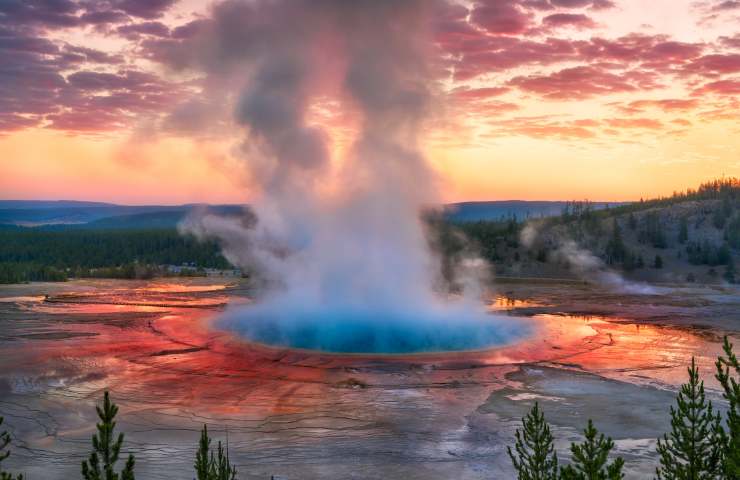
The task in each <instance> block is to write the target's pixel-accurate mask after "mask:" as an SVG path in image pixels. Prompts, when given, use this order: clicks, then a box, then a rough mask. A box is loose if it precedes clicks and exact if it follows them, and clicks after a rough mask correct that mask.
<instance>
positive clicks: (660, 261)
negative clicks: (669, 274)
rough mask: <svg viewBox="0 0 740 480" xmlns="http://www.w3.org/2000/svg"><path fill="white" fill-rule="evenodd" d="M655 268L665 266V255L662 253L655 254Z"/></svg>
mask: <svg viewBox="0 0 740 480" xmlns="http://www.w3.org/2000/svg"><path fill="white" fill-rule="evenodd" d="M653 268H663V257H661V256H660V255H656V256H655V261H654V262H653Z"/></svg>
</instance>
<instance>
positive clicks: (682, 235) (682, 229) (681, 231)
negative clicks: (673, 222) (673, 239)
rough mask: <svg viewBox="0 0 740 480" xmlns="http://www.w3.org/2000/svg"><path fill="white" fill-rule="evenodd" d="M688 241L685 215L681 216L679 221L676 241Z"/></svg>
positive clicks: (687, 224)
mask: <svg viewBox="0 0 740 480" xmlns="http://www.w3.org/2000/svg"><path fill="white" fill-rule="evenodd" d="M688 241H689V222H688V221H687V220H686V217H681V223H680V224H679V227H678V243H686V242H688Z"/></svg>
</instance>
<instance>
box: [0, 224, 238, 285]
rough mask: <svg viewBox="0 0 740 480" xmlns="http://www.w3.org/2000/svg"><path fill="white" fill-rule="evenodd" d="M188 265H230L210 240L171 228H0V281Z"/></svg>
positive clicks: (115, 274)
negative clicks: (49, 229) (203, 240)
mask: <svg viewBox="0 0 740 480" xmlns="http://www.w3.org/2000/svg"><path fill="white" fill-rule="evenodd" d="M183 264H187V265H189V266H191V267H192V269H190V270H188V271H192V270H197V269H203V268H217V269H226V268H233V267H231V266H230V265H229V263H228V262H227V261H226V259H225V258H224V257H223V256H222V255H221V250H220V248H219V246H218V244H216V243H215V242H214V241H206V242H199V241H198V240H196V239H195V238H194V237H192V236H188V235H180V234H179V233H178V232H177V230H175V229H156V230H73V229H69V230H51V231H47V230H43V229H39V228H20V227H19V228H4V229H0V283H20V282H29V281H64V280H66V279H67V278H72V277H74V278H81V277H105V278H146V277H149V276H153V275H155V274H157V272H158V268H159V266H160V265H183Z"/></svg>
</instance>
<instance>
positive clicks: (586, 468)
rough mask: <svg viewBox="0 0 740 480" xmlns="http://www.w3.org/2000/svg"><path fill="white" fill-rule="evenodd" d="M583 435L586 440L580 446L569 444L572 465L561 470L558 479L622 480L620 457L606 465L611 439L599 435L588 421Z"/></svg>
mask: <svg viewBox="0 0 740 480" xmlns="http://www.w3.org/2000/svg"><path fill="white" fill-rule="evenodd" d="M583 433H584V434H585V436H586V440H585V441H584V442H583V443H580V444H577V443H573V444H571V446H570V451H571V453H572V454H573V457H572V463H571V464H570V465H568V466H566V467H564V468H563V469H561V471H560V472H561V475H560V478H561V479H562V480H620V479H622V478H624V474H623V473H622V468H623V467H624V459H622V457H617V458H616V459H614V461H613V462H611V463H609V464H607V461H608V460H609V452H610V451H611V450H612V448H614V442H613V441H612V439H611V438H605V437H604V435H603V434H599V431H598V430H596V427H594V423H593V421H591V420H590V419H589V421H588V425H587V426H586V430H584V432H583ZM597 435H598V438H597Z"/></svg>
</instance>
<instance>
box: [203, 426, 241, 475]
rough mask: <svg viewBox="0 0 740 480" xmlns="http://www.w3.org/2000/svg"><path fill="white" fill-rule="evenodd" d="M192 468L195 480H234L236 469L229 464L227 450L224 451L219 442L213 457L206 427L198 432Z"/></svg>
mask: <svg viewBox="0 0 740 480" xmlns="http://www.w3.org/2000/svg"><path fill="white" fill-rule="evenodd" d="M194 466H195V474H196V476H197V480H236V467H234V466H233V465H232V464H231V461H230V459H229V451H228V448H227V449H224V447H223V445H222V444H221V442H220V441H219V442H218V447H217V449H216V454H215V455H214V452H213V450H212V449H211V438H210V437H209V436H208V427H207V426H206V425H203V430H202V431H201V432H200V442H199V443H198V451H197V452H196V454H195V465H194Z"/></svg>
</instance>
